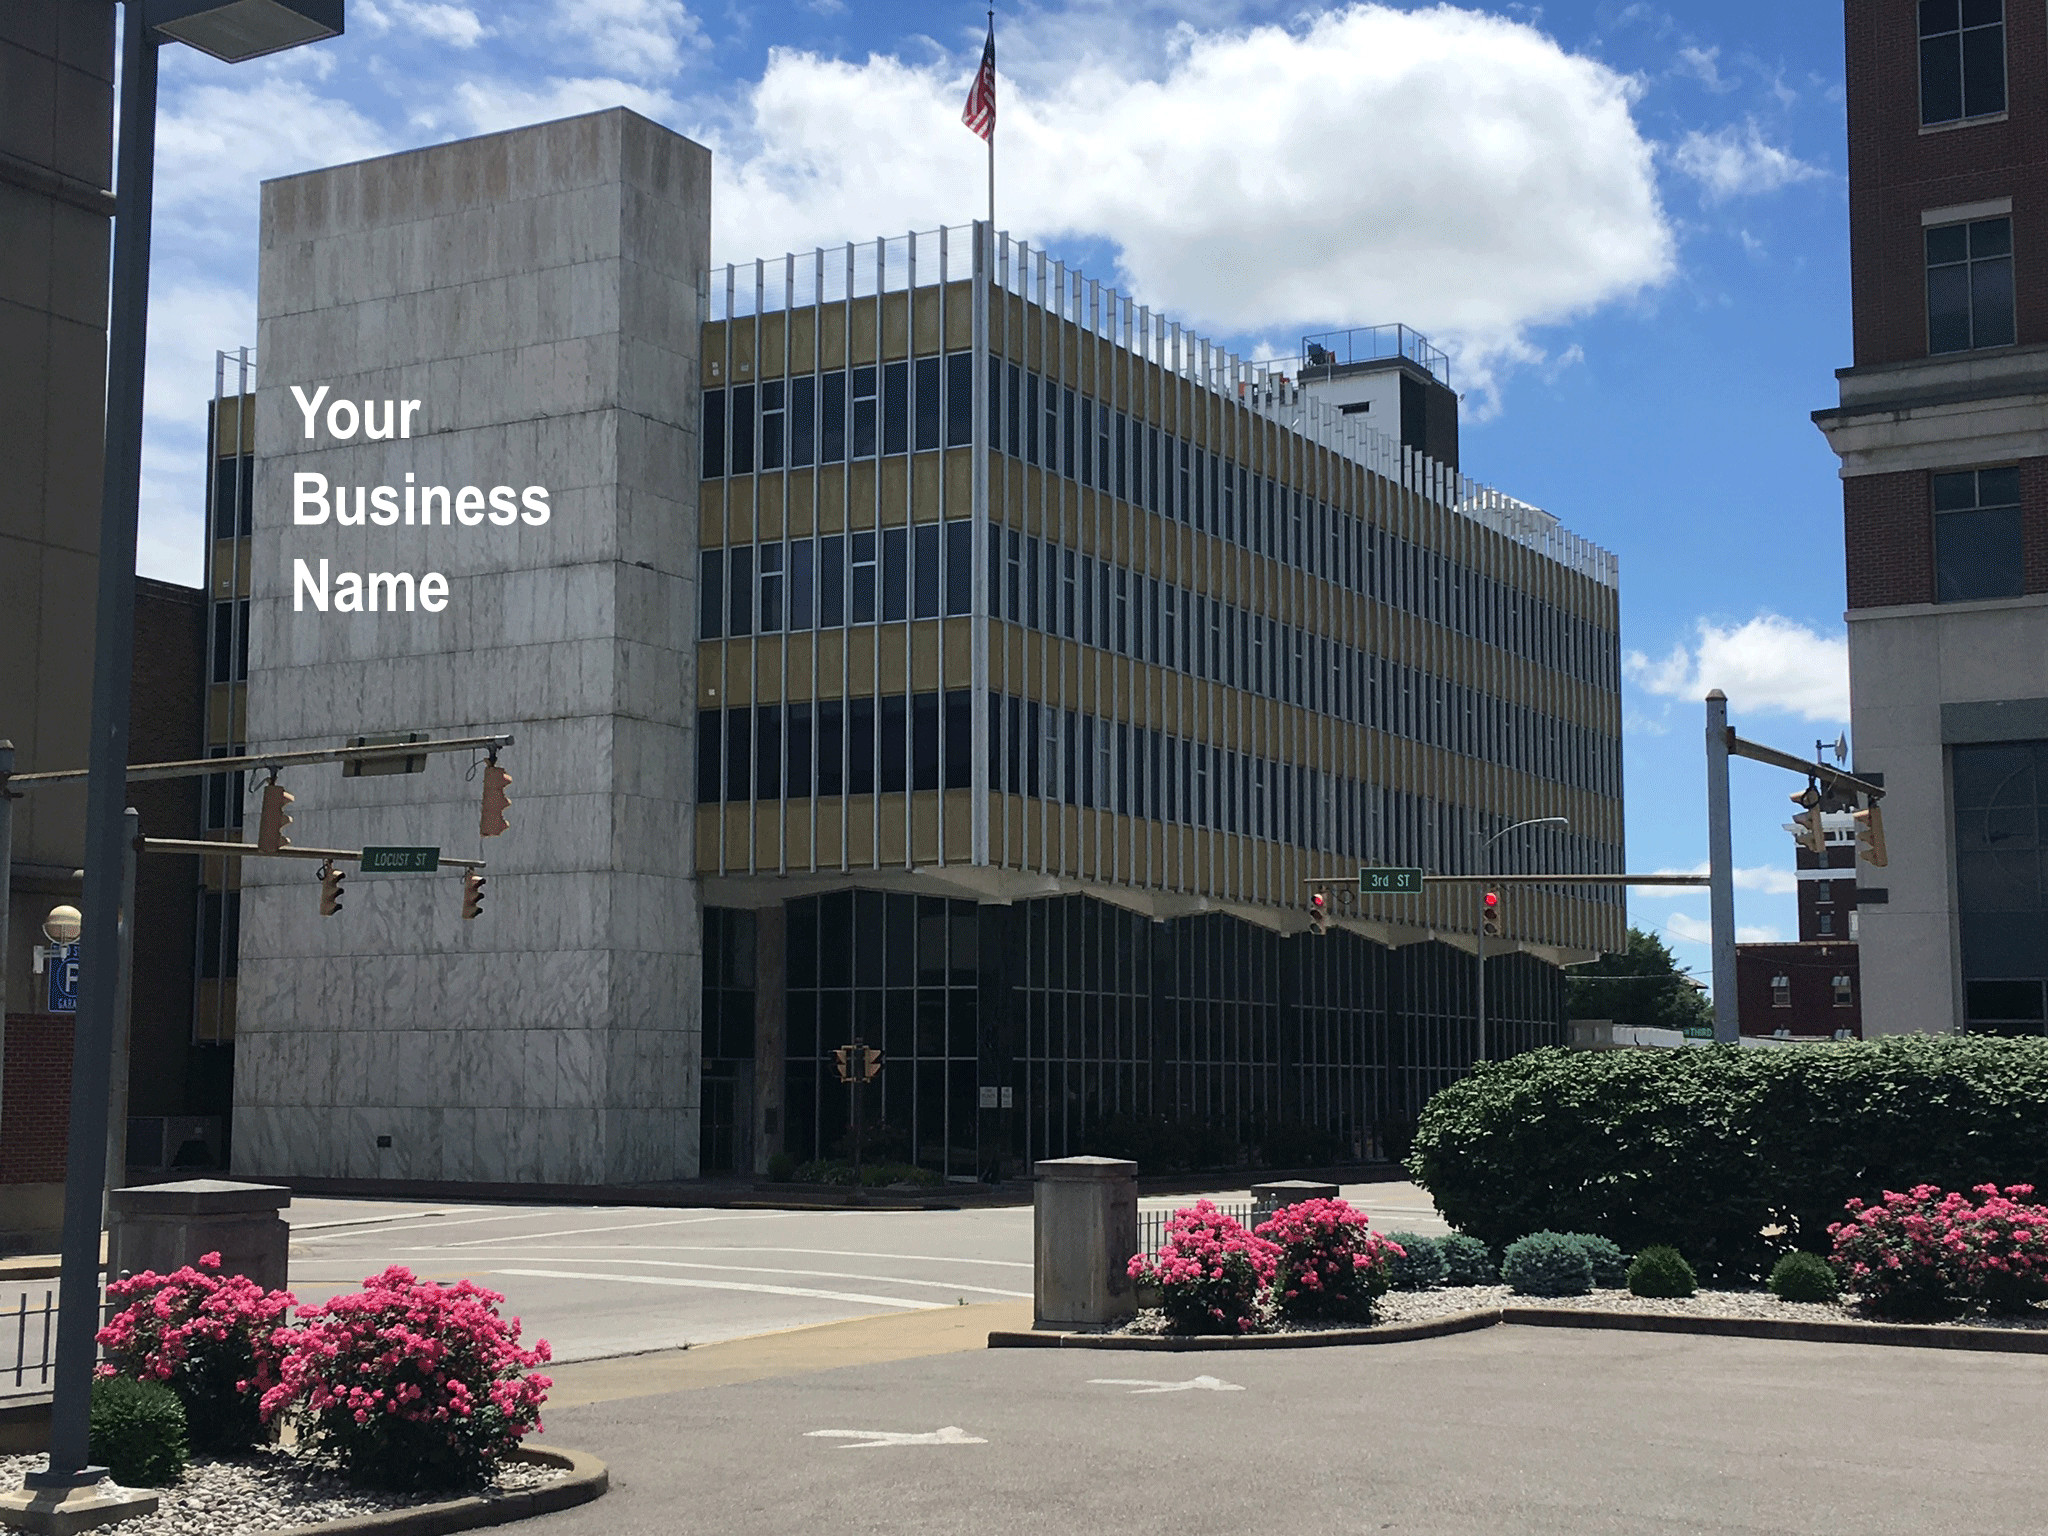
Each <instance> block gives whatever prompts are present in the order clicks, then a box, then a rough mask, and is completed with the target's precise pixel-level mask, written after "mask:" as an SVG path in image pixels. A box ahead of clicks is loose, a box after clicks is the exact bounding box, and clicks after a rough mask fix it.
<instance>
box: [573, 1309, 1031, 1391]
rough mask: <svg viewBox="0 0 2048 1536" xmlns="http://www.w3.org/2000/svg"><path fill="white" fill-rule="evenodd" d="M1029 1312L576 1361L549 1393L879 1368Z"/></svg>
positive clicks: (959, 1346) (845, 1325)
mask: <svg viewBox="0 0 2048 1536" xmlns="http://www.w3.org/2000/svg"><path fill="white" fill-rule="evenodd" d="M1031 1310H1032V1304H1031V1303H1030V1302H1029V1301H989V1302H977V1303H976V1304H974V1305H972V1306H966V1307H947V1308H945V1309H944V1310H942V1311H936V1312H910V1313H892V1314H889V1315H886V1316H880V1317H856V1318H853V1319H851V1320H849V1321H846V1322H839V1323H814V1324H811V1325H809V1326H806V1327H801V1328H785V1329H782V1330H780V1331H778V1332H775V1333H757V1334H751V1335H749V1336H748V1337H746V1338H744V1339H727V1340H725V1341H723V1342H721V1343H717V1344H700V1345H698V1346H696V1347H695V1348H693V1349H665V1350H659V1351H655V1352H653V1353H650V1354H645V1355H625V1356H620V1357H617V1358H614V1359H610V1360H574V1361H570V1362H568V1363H567V1364H563V1365H555V1366H548V1367H544V1369H545V1370H546V1371H547V1373H548V1375H550V1376H552V1377H553V1378H554V1380H555V1385H554V1387H553V1389H552V1390H551V1391H550V1392H549V1393H548V1407H550V1408H574V1407H577V1406H579V1405H581V1404H584V1403H609V1402H616V1401H618V1400H619V1399H621V1398H629V1397H655V1396H658V1395H660V1394H662V1393H666V1392H693V1391H698V1390H700V1389H702V1388H705V1387H729V1386H734V1385H737V1384H738V1383H740V1382H747V1381H765V1380H767V1379H768V1378H770V1377H774V1376H804V1375H808V1374H810V1373H811V1372H813V1371H831V1370H837V1369H839V1368H840V1367H841V1366H847V1365H880V1364H883V1363H886V1362H888V1361H891V1360H915V1359H919V1358H922V1357H924V1356H927V1355H950V1354H956V1353H961V1352H964V1351H966V1350H970V1349H986V1348H987V1347H988V1336H989V1333H990V1331H991V1330H992V1329H1027V1328H1029V1327H1030V1326H1031Z"/></svg>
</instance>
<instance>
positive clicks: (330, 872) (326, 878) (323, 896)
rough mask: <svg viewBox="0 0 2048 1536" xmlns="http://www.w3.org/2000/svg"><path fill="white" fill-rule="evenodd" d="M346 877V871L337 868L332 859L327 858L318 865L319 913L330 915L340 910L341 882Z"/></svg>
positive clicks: (324, 915)
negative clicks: (323, 862)
mask: <svg viewBox="0 0 2048 1536" xmlns="http://www.w3.org/2000/svg"><path fill="white" fill-rule="evenodd" d="M347 878H348V872H347V871H346V870H343V869H337V868H336V867H335V864H334V860H332V859H329V860H328V861H327V862H326V863H325V864H322V865H321V866H320V915H321V916H322V917H332V916H334V914H335V913H337V912H339V911H340V910H341V882H342V881H344V880H346V879H347Z"/></svg>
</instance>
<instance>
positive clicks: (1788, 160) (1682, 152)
mask: <svg viewBox="0 0 2048 1536" xmlns="http://www.w3.org/2000/svg"><path fill="white" fill-rule="evenodd" d="M1671 159H1672V162H1673V163H1674V164H1675V165H1677V167H1678V168H1679V170H1681V171H1683V172H1684V173H1685V174H1686V175H1688V176H1690V177H1691V178H1692V179H1693V180H1694V181H1696V182H1698V183H1699V184H1700V192H1701V196H1702V197H1703V198H1704V199H1705V200H1706V201H1707V202H1710V203H1719V202H1725V201H1727V200H1728V199H1729V198H1731V197H1748V196H1753V195H1755V194H1757V193H1762V192H1776V191H1777V190H1779V189H1780V188H1781V187H1789V186H1791V185H1792V184H1793V183H1794V182H1800V181H1812V180H1814V179H1815V178H1817V177H1820V176H1823V175H1825V174H1826V172H1824V171H1823V170H1822V169H1821V168H1820V167H1819V166H1817V165H1809V164H1807V162H1806V161H1804V160H1801V159H1798V158H1796V157H1795V156H1794V155H1793V154H1792V153H1791V152H1790V151H1789V150H1783V149H1780V148H1778V147H1777V145H1775V144H1771V143H1767V142H1766V141H1765V139H1764V136H1763V130H1762V129H1760V128H1759V127H1757V125H1756V120H1755V119H1754V118H1751V119H1750V120H1749V121H1747V122H1745V123H1742V124H1740V125H1738V124H1735V123H1730V124H1729V125H1728V126H1727V127H1725V128H1721V129H1718V130H1716V131H1715V132H1713V133H1701V132H1700V131H1699V130H1698V129H1694V130H1693V131H1692V132H1690V133H1688V134H1687V135H1686V136H1685V137H1684V138H1683V139H1681V140H1679V141H1678V148H1677V149H1675V150H1673V151H1672V154H1671Z"/></svg>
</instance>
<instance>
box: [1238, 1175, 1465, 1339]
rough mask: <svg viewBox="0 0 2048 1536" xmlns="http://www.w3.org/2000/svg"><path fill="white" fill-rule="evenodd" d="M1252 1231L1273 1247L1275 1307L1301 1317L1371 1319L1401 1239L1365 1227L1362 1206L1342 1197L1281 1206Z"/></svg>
mask: <svg viewBox="0 0 2048 1536" xmlns="http://www.w3.org/2000/svg"><path fill="white" fill-rule="evenodd" d="M1255 1237H1257V1238H1264V1239H1265V1240H1266V1241H1267V1242H1269V1243H1271V1244H1273V1245H1274V1247H1275V1248H1276V1249H1277V1250H1278V1257H1277V1259H1276V1260H1275V1262H1274V1266H1273V1276H1272V1280H1271V1282H1270V1283H1271V1286H1272V1295H1273V1306H1274V1309H1275V1310H1276V1311H1277V1312H1278V1313H1279V1314H1280V1315H1281V1316H1282V1317H1286V1318H1293V1319H1296V1320H1302V1321H1306V1320H1309V1319H1318V1318H1327V1319H1331V1320H1336V1321H1342V1322H1354V1323H1369V1322H1371V1321H1372V1307H1373V1303H1374V1302H1375V1301H1376V1300H1378V1299H1379V1297H1380V1296H1381V1294H1382V1293H1383V1292H1385V1290H1386V1289H1387V1285H1388V1283H1389V1281H1391V1280H1392V1278H1393V1269H1394V1266H1395V1265H1397V1264H1399V1263H1401V1262H1402V1261H1403V1254H1402V1245H1401V1244H1398V1243H1395V1242H1393V1241H1392V1240H1390V1239H1388V1238H1383V1237H1381V1236H1380V1235H1379V1234H1378V1233H1377V1232H1369V1231H1367V1230H1366V1224H1365V1212H1363V1211H1361V1210H1357V1209H1354V1208H1353V1207H1352V1206H1350V1205H1349V1204H1347V1203H1346V1202H1344V1201H1342V1200H1302V1201H1299V1202H1297V1203H1296V1204H1294V1205H1288V1206H1282V1207H1281V1208H1280V1209H1279V1210H1277V1211H1275V1212H1274V1213H1273V1214H1272V1215H1271V1216H1268V1217H1267V1218H1266V1219H1265V1220H1264V1221H1262V1222H1260V1223H1259V1225H1258V1227H1257V1229H1256V1231H1255ZM1420 1241H1421V1242H1423V1243H1427V1241H1428V1240H1427V1239H1426V1238H1425V1239H1421V1240H1420ZM1412 1251H1413V1250H1411V1252H1412ZM1430 1251H1431V1252H1432V1253H1434V1250H1430Z"/></svg>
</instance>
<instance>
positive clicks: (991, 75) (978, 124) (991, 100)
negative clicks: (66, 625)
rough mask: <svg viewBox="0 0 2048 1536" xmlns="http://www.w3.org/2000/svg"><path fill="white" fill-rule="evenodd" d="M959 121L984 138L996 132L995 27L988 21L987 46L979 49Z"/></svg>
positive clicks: (992, 135) (990, 137)
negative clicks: (975, 71)
mask: <svg viewBox="0 0 2048 1536" xmlns="http://www.w3.org/2000/svg"><path fill="white" fill-rule="evenodd" d="M960 121H961V122H963V123H965V124H966V125H967V126H968V127H969V128H970V129H972V130H973V131H974V132H975V133H977V134H979V135H980V136H981V137H982V138H984V139H993V138H994V137H995V132H996V28H995V23H994V22H990V23H989V28H988V46H987V47H985V48H983V49H982V50H981V68H980V70H979V71H978V72H977V73H976V74H975V76H974V84H973V85H972V86H970V87H969V88H968V91H967V105H966V107H965V108H964V109H963V110H962V111H961V113H960Z"/></svg>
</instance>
